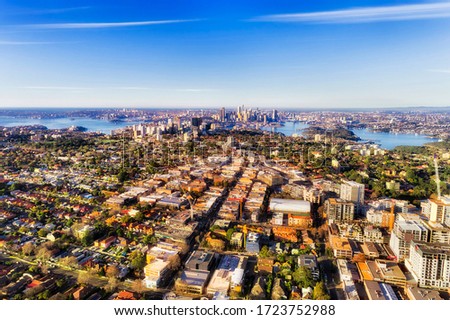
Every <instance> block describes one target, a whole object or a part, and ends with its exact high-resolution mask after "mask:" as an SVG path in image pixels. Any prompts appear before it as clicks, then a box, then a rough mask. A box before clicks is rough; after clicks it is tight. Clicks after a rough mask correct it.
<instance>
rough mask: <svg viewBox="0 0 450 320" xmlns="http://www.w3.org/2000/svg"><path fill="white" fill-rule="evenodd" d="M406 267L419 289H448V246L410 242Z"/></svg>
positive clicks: (449, 280) (449, 273)
mask: <svg viewBox="0 0 450 320" xmlns="http://www.w3.org/2000/svg"><path fill="white" fill-rule="evenodd" d="M406 266H407V267H408V269H410V271H411V272H412V274H413V276H414V278H415V279H416V280H417V282H418V285H419V286H420V287H426V288H436V289H442V290H447V289H448V288H449V287H450V245H449V244H443V243H425V242H420V241H417V242H416V241H411V244H410V254H409V259H408V260H407V261H406Z"/></svg>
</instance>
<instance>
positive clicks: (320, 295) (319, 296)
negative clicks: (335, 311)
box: [313, 281, 330, 300]
mask: <svg viewBox="0 0 450 320" xmlns="http://www.w3.org/2000/svg"><path fill="white" fill-rule="evenodd" d="M313 299H314V300H330V296H329V295H328V293H327V289H326V287H325V284H324V283H323V282H322V281H319V282H317V283H316V285H315V286H314V290H313Z"/></svg>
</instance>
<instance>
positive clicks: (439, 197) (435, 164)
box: [434, 154, 441, 200]
mask: <svg viewBox="0 0 450 320" xmlns="http://www.w3.org/2000/svg"><path fill="white" fill-rule="evenodd" d="M434 170H435V172H436V186H437V197H438V200H440V199H441V181H440V180H439V164H438V159H437V155H436V154H434Z"/></svg>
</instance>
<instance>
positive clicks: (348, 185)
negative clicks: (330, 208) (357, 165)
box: [340, 181, 364, 205]
mask: <svg viewBox="0 0 450 320" xmlns="http://www.w3.org/2000/svg"><path fill="white" fill-rule="evenodd" d="M340 197H341V199H344V200H347V201H353V202H355V203H357V204H359V205H363V204H364V184H362V183H358V182H355V181H344V182H343V183H342V184H341V192H340Z"/></svg>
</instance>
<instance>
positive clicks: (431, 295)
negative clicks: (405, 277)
mask: <svg viewBox="0 0 450 320" xmlns="http://www.w3.org/2000/svg"><path fill="white" fill-rule="evenodd" d="M405 292H406V296H407V297H408V299H409V300H444V299H442V298H441V296H440V295H439V292H438V291H436V290H429V289H424V288H419V287H411V286H408V287H407V288H406V290H405Z"/></svg>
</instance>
